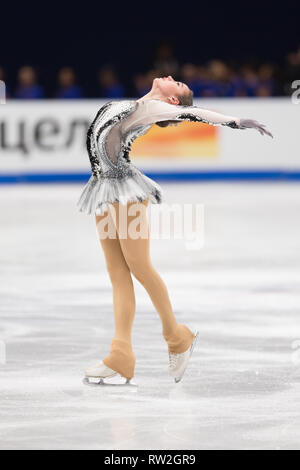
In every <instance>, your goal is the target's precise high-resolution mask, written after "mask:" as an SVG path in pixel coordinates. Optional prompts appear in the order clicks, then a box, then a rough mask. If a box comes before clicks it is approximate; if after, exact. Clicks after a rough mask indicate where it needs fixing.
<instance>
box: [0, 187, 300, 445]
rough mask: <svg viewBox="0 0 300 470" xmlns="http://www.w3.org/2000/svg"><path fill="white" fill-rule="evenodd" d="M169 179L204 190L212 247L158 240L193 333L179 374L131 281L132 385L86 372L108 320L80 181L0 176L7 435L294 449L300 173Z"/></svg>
mask: <svg viewBox="0 0 300 470" xmlns="http://www.w3.org/2000/svg"><path fill="white" fill-rule="evenodd" d="M161 185H162V187H163V188H164V189H165V192H166V196H167V202H168V203H173V202H180V201H181V202H186V203H189V202H192V203H203V204H204V208H205V245H204V247H203V249H198V250H195V249H194V250H190V249H187V247H186V245H185V242H184V240H174V239H171V240H152V241H151V247H152V250H151V251H152V260H153V264H154V266H155V267H156V269H157V270H158V272H159V273H160V274H161V276H162V278H163V279H164V281H165V282H166V284H167V287H168V289H169V294H170V298H171V301H172V305H173V307H174V311H175V314H176V316H177V321H178V322H180V323H186V324H188V325H193V326H196V327H198V329H199V331H200V341H199V343H198V347H197V349H195V351H194V353H193V356H192V359H191V362H190V364H189V368H188V370H187V371H186V373H185V375H184V378H183V380H182V382H180V383H179V384H175V383H174V382H173V379H172V378H171V377H170V376H169V375H168V373H167V367H168V354H167V345H166V343H165V341H164V340H163V337H162V335H161V324H160V320H159V316H158V314H157V313H156V311H155V310H154V307H153V305H152V303H151V300H150V298H149V296H148V294H147V292H146V291H145V290H144V288H143V287H142V286H141V285H140V284H139V283H138V282H137V281H136V280H134V285H135V291H136V297H137V309H136V317H135V323H134V332H133V346H134V351H135V354H136V361H137V362H136V369H135V381H136V383H137V384H138V387H136V388H134V387H87V386H85V385H83V384H82V378H83V372H84V370H85V368H86V367H87V366H90V365H94V364H95V363H97V362H98V361H99V360H100V359H102V358H103V357H104V356H106V355H107V353H108V351H109V344H110V341H111V339H112V333H113V310H112V290H111V285H110V281H109V277H108V274H107V272H106V269H105V263H104V255H103V253H102V251H101V247H100V244H99V241H98V239H97V236H96V229H95V224H94V219H93V217H89V216H87V215H85V214H81V213H79V212H77V208H76V201H77V199H78V197H79V194H80V192H81V190H82V187H83V185H82V184H79V185H76V184H74V185H69V186H68V185H49V186H47V185H38V184H37V185H32V186H25V185H24V186H20V185H19V186H14V185H9V186H0V226H1V235H0V262H1V264H0V269H1V271H0V272H1V284H0V291H1V302H0V309H1V325H0V346H1V357H2V359H1V360H2V364H1V365H0V384H1V385H0V394H1V399H0V448H1V449H108V450H109V449H111V450H115V449H298V450H299V449H300V321H299V314H300V219H299V211H300V185H299V184H296V183H291V184H285V183H267V184H266V183H248V184H245V183H243V184H241V183H224V184H221V183H218V184H217V183H202V184H199V183H196V182H195V183H192V184H182V183H180V184H179V183H169V184H161ZM5 352H6V364H5V363H4V362H5V361H4V359H5V358H4V353H5Z"/></svg>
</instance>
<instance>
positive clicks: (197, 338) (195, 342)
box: [174, 331, 199, 384]
mask: <svg viewBox="0 0 300 470" xmlns="http://www.w3.org/2000/svg"><path fill="white" fill-rule="evenodd" d="M198 340H199V331H196V334H195V338H194V341H193V342H192V344H191V347H190V356H189V360H188V362H187V364H186V366H185V369H184V371H183V372H182V374H181V376H180V377H175V378H174V381H175V383H176V384H178V383H179V382H180V381H181V379H182V377H183V375H184V373H185V371H186V369H187V367H188V365H189V362H190V359H191V355H192V353H193V351H194V348H195V346H196V344H197V342H198Z"/></svg>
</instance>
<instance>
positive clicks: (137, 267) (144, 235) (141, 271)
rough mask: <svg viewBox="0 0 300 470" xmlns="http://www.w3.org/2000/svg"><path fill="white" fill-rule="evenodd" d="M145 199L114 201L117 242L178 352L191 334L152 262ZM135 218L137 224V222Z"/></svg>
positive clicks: (146, 202)
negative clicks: (138, 201)
mask: <svg viewBox="0 0 300 470" xmlns="http://www.w3.org/2000/svg"><path fill="white" fill-rule="evenodd" d="M148 202H149V200H146V201H144V202H142V203H129V204H128V205H127V206H122V205H119V204H114V209H115V221H116V225H117V229H118V234H119V240H120V245H121V249H122V252H123V255H124V258H125V260H126V263H127V265H128V267H129V269H130V271H131V273H132V274H133V275H134V277H135V278H136V279H137V280H138V281H139V282H140V283H141V284H142V285H143V286H144V287H145V289H146V290H147V292H148V294H149V296H150V298H151V301H152V303H153V305H154V307H155V309H156V310H157V312H158V314H159V316H160V319H161V322H162V333H163V336H164V338H165V339H166V341H167V342H168V346H169V351H170V352H174V353H181V352H183V351H185V350H186V349H187V348H188V347H189V346H190V345H191V344H192V342H193V339H194V335H193V333H192V332H191V331H190V330H189V329H188V328H187V327H186V326H185V325H181V324H178V323H177V321H176V318H175V315H174V312H173V309H172V305H171V301H170V298H169V294H168V290H167V287H166V285H165V283H164V281H163V279H162V278H161V276H160V275H159V274H158V272H157V271H156V270H155V268H154V267H153V265H152V262H151V258H150V230H149V226H148V220H147V212H146V209H147V205H148ZM130 208H132V209H130ZM120 211H121V212H122V214H121V215H120ZM137 217H138V220H139V224H137V223H136V220H137ZM125 220H126V226H125V223H124V221H125ZM138 233H140V236H139V237H137V235H138Z"/></svg>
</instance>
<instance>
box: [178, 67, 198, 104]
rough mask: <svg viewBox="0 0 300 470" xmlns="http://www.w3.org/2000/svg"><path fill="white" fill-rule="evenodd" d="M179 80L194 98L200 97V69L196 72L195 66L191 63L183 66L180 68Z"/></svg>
mask: <svg viewBox="0 0 300 470" xmlns="http://www.w3.org/2000/svg"><path fill="white" fill-rule="evenodd" d="M180 78H181V80H182V81H183V82H184V83H186V84H187V86H188V87H189V88H190V89H191V90H192V92H193V93H194V97H197V96H200V93H201V90H202V88H201V71H200V69H199V70H198V68H197V66H196V65H194V64H191V63H186V64H184V65H183V66H182V68H181V74H180Z"/></svg>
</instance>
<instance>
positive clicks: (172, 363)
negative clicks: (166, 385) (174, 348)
mask: <svg viewBox="0 0 300 470" xmlns="http://www.w3.org/2000/svg"><path fill="white" fill-rule="evenodd" d="M180 356H182V354H175V353H169V367H170V369H174V368H175V367H176V365H177V361H178V359H179V357H180Z"/></svg>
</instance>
